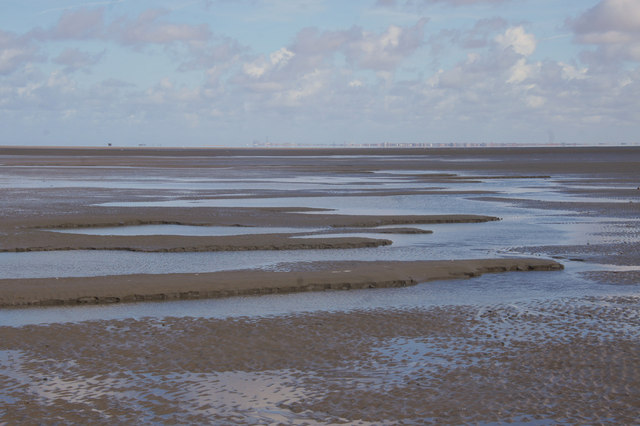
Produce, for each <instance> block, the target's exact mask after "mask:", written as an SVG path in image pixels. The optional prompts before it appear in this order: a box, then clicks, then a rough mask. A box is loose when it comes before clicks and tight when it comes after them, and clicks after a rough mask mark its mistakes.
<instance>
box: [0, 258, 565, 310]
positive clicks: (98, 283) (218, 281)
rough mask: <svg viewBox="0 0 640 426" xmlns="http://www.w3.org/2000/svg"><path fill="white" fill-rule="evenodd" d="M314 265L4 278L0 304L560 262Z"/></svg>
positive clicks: (334, 286)
mask: <svg viewBox="0 0 640 426" xmlns="http://www.w3.org/2000/svg"><path fill="white" fill-rule="evenodd" d="M312 266H313V267H312V270H305V271H291V272H272V271H262V270H237V271H221V272H212V273H201V274H157V275H144V274H139V275H116V276H102V277H73V278H39V279H16V280H11V279H5V280H0V306H4V307H8V306H45V305H77V304H101V303H119V302H140V301H159V300H179V299H205V298H220V297H229V296H242V295H257V294H272V293H292V292H304V291H321V290H349V289H363V288H382V287H407V286H412V285H416V284H418V283H421V282H426V281H434V280H447V279H459V278H471V277H475V276H479V275H481V274H484V273H495V272H507V271H554V270H561V269H563V266H562V264H560V263H558V262H555V261H552V260H546V259H539V258H520V259H514V258H509V259H472V260H448V261H447V260H439V261H415V262H314V263H313V264H312Z"/></svg>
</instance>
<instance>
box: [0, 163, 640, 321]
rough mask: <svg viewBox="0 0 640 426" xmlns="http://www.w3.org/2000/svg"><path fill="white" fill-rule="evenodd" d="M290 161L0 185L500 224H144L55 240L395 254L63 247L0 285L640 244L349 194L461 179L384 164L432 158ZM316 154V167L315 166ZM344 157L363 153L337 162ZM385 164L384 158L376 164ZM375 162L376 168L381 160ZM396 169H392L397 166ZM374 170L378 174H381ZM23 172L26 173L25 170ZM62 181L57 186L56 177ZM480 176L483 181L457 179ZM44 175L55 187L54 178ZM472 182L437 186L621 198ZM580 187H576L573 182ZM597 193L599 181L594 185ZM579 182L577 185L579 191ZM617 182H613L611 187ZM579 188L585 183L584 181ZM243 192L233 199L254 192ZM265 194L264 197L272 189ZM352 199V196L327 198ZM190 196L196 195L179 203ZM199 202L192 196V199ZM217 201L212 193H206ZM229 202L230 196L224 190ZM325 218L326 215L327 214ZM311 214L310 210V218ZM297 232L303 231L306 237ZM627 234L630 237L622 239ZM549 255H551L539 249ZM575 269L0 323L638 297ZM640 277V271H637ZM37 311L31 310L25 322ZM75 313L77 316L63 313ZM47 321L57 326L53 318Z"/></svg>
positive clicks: (612, 224)
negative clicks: (283, 237) (265, 237)
mask: <svg viewBox="0 0 640 426" xmlns="http://www.w3.org/2000/svg"><path fill="white" fill-rule="evenodd" d="M290 158H291V157H282V158H279V157H267V158H265V162H266V163H265V164H263V165H262V166H263V167H264V168H262V169H250V168H249V169H247V168H242V167H219V168H215V169H206V170H198V169H188V168H187V169H164V168H144V169H138V168H135V167H132V168H128V167H122V168H118V167H104V168H93V167H92V168H86V167H76V168H74V167H63V168H59V169H58V168H54V167H44V168H11V167H0V183H2V185H3V187H5V188H25V189H29V188H40V187H47V186H53V187H66V186H68V187H78V188H81V187H96V188H97V187H100V188H118V189H122V188H136V189H143V190H148V191H151V192H153V191H156V190H162V191H164V192H163V196H164V198H165V199H164V201H158V200H157V199H156V200H154V201H144V202H125V201H118V198H117V197H118V195H117V193H115V192H114V195H112V196H110V197H108V198H107V199H109V200H110V201H109V202H106V203H103V204H101V205H102V206H105V207H108V206H137V207H143V206H144V207H310V208H318V209H330V211H329V212H330V213H336V214H356V215H425V214H426V215H429V214H480V215H491V216H497V217H500V218H501V219H502V220H500V221H498V222H488V223H476V224H434V225H399V226H400V227H415V228H420V229H424V230H431V231H433V233H432V234H386V233H380V234H378V233H375V232H372V230H370V229H367V230H365V231H358V230H354V229H336V230H327V229H305V228H269V227H251V228H249V227H247V228H244V227H218V226H210V227H203V226H194V227H192V226H180V225H151V226H149V225H145V226H136V227H115V228H102V229H101V228H90V229H72V230H71V229H70V230H56V231H57V232H74V233H91V234H98V235H159V234H164V235H240V234H257V233H270V232H278V233H292V234H295V235H296V236H311V237H313V236H314V235H312V233H318V232H320V233H321V234H322V236H331V237H352V236H362V237H370V238H379V239H387V240H391V241H392V242H393V244H392V245H391V246H384V247H378V248H362V249H351V250H295V251H291V250H283V251H274V250H271V251H251V252H196V253H141V252H125V251H54V252H29V253H0V279H2V278H4V279H12V278H39V277H40V278H46V277H54V278H55V277H83V276H86V277H88V276H99V275H115V274H161V273H202V272H215V271H222V270H233V269H246V268H259V269H265V270H280V271H281V270H289V269H290V268H291V267H292V265H294V264H297V266H296V267H298V268H303V267H304V263H305V262H314V261H345V260H358V261H376V260H387V261H389V260H397V261H411V260H425V259H432V260H443V259H464V258H487V257H504V256H514V255H521V253H519V252H518V250H519V249H518V248H520V247H527V246H553V245H582V244H599V243H611V242H616V241H618V240H620V241H625V242H637V241H638V239H640V236H639V235H638V234H637V233H636V234H633V233H632V234H629V233H628V232H626V231H627V230H626V229H625V228H624V226H625V223H628V222H629V221H628V220H627V221H626V222H625V221H619V220H617V219H613V218H603V217H600V218H593V217H583V216H580V215H577V214H575V213H571V212H567V211H559V210H554V211H550V210H537V209H531V208H521V207H515V204H514V205H512V203H510V202H508V201H507V202H495V201H493V202H490V201H481V200H477V199H470V198H469V197H470V196H464V195H454V194H403V195H389V196H374V195H372V196H357V197H355V196H354V197H350V196H344V194H348V193H349V191H355V190H363V189H366V190H381V189H382V190H386V189H407V190H409V191H411V190H415V189H431V188H430V185H431V184H425V183H424V182H423V181H420V179H421V178H420V176H418V175H427V174H439V173H440V174H441V173H452V172H451V171H447V170H444V169H443V170H437V169H433V170H428V171H425V170H420V169H419V168H418V167H416V168H415V169H412V168H411V167H408V168H407V169H406V170H393V169H392V168H387V167H388V166H389V163H388V162H390V161H399V160H403V161H405V162H408V163H411V162H415V164H416V165H419V164H420V161H422V159H424V157H423V156H416V157H408V156H398V157H388V156H380V158H379V160H380V165H383V166H385V165H386V166H387V167H381V168H380V170H378V171H376V173H337V174H329V173H316V174H314V173H313V172H309V173H295V172H292V173H289V172H288V171H285V170H278V171H272V170H271V169H270V168H269V167H268V165H269V164H270V163H274V164H275V163H277V162H278V161H280V162H282V161H283V160H286V159H290ZM296 158H302V159H306V158H308V159H309V161H310V164H313V163H314V162H315V161H316V160H315V159H314V157H306V156H301V157H296ZM328 158H332V159H335V160H342V159H345V160H349V159H352V158H363V157H362V156H330V157H328ZM367 158H368V159H370V160H371V159H377V158H378V157H377V156H371V157H369V156H368V157H367ZM376 161H377V160H376ZM391 167H392V166H391ZM372 168H374V167H372ZM16 170H17V171H16ZM54 170H55V173H57V175H56V176H57V177H55V178H53V179H52V178H51V176H50V174H51V173H54V172H53V171H54ZM455 173H456V174H457V175H459V176H465V177H473V176H474V175H486V174H484V173H477V174H476V173H473V172H462V173H460V172H455ZM45 178H46V179H45ZM480 180H481V181H480V182H477V183H472V182H465V181H464V180H461V181H460V182H459V183H458V182H447V183H445V184H438V186H439V187H442V188H444V189H445V190H454V191H475V190H482V191H491V192H495V193H496V194H497V195H498V196H500V197H515V198H522V199H530V200H541V201H559V200H560V201H583V200H585V201H586V200H589V201H607V202H609V201H616V202H618V201H620V200H619V199H613V198H611V197H606V198H605V197H602V198H601V199H597V198H591V197H571V196H568V195H566V194H565V193H564V189H563V188H564V187H563V183H562V181H560V180H556V179H547V178H515V179H480ZM572 182H574V184H573V185H574V186H575V182H579V180H576V179H575V178H572ZM589 185H592V186H593V183H589ZM574 186H572V188H573V187H574ZM609 186H610V184H609ZM578 187H579V185H578ZM199 190H212V191H224V192H226V194H227V195H226V196H227V197H229V195H228V194H229V192H232V193H233V194H234V195H236V196H248V194H251V193H254V194H261V195H262V196H268V195H270V194H271V193H270V192H269V191H275V192H273V193H276V194H278V195H279V196H277V197H268V198H264V197H261V198H219V199H200V198H198V194H199V192H198V191H199ZM245 190H247V192H246V193H244V192H243V193H239V192H236V191H245ZM265 191H266V192H265ZM283 191H284V192H291V193H292V194H293V195H296V191H306V193H307V194H308V193H309V192H311V193H313V192H315V191H319V192H318V195H321V196H314V197H312V196H302V197H299V196H292V197H283V196H280V195H282V192H283ZM332 193H335V194H343V196H336V195H333V196H331V195H329V196H328V195H327V194H332ZM185 195H189V197H190V198H191V199H189V200H185V199H180V197H183V196H185ZM194 195H195V196H194ZM207 195H210V194H207ZM222 196H225V195H224V194H223V195H222ZM323 213H324V214H326V213H328V212H327V211H323ZM309 214H313V212H310V213H309ZM299 233H302V234H301V235H300V234H299ZM620 235H622V236H620ZM542 255H544V253H542ZM562 262H563V263H565V264H566V266H567V270H566V271H560V272H535V273H526V274H511V273H509V274H504V275H487V276H484V277H481V278H476V279H472V280H464V281H448V282H443V283H428V284H423V285H420V286H417V287H412V288H406V289H385V290H367V291H352V292H339V293H336V292H327V293H314V294H299V295H281V296H280V295H274V296H260V297H256V298H251V297H248V298H232V299H225V300H212V301H184V302H166V303H147V304H141V305H120V306H107V307H105V306H101V307H93V306H91V307H74V308H48V309H40V308H39V309H29V310H11V309H9V310H0V324H5V323H6V324H10V323H16V324H18V323H20V321H27V322H29V321H34V322H55V321H66V320H79V319H80V318H92V319H96V318H100V317H101V316H105V317H111V316H113V315H115V317H117V318H121V317H123V316H124V317H127V316H135V317H140V316H163V315H178V316H180V315H192V316H200V315H204V316H206V315H213V316H229V315H241V316H243V315H246V316H254V315H269V314H279V313H287V312H298V311H307V310H349V309H356V308H374V307H388V308H394V307H402V306H427V305H432V304H459V303H479V304H482V303H494V302H495V301H505V302H506V301H517V300H526V299H531V298H538V297H539V298H554V297H565V296H566V297H573V296H581V295H586V294H593V293H597V294H609V293H611V292H612V293H615V294H618V293H623V294H626V293H631V294H637V290H636V289H634V288H633V287H626V286H615V287H614V286H602V285H598V284H595V283H594V282H591V281H589V280H587V279H585V278H584V277H582V276H581V275H579V274H578V272H580V271H589V270H621V269H620V268H619V267H614V266H611V265H595V264H589V263H588V262H570V261H564V260H563V261H562ZM631 270H635V269H631ZM27 313H28V314H27ZM66 315H68V317H67V316H66ZM47 318H49V319H47Z"/></svg>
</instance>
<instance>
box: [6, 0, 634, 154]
mask: <svg viewBox="0 0 640 426" xmlns="http://www.w3.org/2000/svg"><path fill="white" fill-rule="evenodd" d="M639 135H640V0H562V1H558V0H349V1H345V0H298V1H293V0H172V1H169V0H89V1H80V0H0V145H25V146H40V145H47V146H49V145H56V146H59V145H62V146H67V145H68V146H107V145H108V144H112V145H113V146H138V145H147V146H175V147H182V146H184V147H190V146H238V147H243V146H251V145H253V144H254V143H260V144H264V143H267V142H269V143H271V144H289V143H294V144H298V145H333V144H336V145H339V146H340V145H344V144H367V143H385V142H388V143H449V142H456V143H518V144H545V143H567V144H623V143H624V144H635V143H639V142H640V136H639Z"/></svg>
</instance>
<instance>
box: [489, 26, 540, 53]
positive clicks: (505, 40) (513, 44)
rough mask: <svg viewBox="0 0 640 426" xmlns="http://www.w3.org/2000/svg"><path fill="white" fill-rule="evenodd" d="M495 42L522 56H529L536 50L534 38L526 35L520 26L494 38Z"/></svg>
mask: <svg viewBox="0 0 640 426" xmlns="http://www.w3.org/2000/svg"><path fill="white" fill-rule="evenodd" d="M495 40H496V42H498V44H500V45H501V46H502V47H503V48H505V49H507V48H511V49H513V51H514V52H516V53H518V54H520V55H523V56H530V55H531V54H533V52H534V51H535V50H536V38H535V36H534V35H533V34H528V33H527V32H526V31H525V30H524V27H522V26H518V27H511V28H508V29H507V31H505V33H504V34H499V35H498V36H496V39H495Z"/></svg>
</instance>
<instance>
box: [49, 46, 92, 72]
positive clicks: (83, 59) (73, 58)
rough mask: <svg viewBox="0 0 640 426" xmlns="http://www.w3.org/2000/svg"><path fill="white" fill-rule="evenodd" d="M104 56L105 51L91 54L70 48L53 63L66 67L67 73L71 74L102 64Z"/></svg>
mask: <svg viewBox="0 0 640 426" xmlns="http://www.w3.org/2000/svg"><path fill="white" fill-rule="evenodd" d="M103 56H104V51H102V52H100V53H97V54H91V53H89V52H84V51H82V50H79V49H75V48H70V47H68V48H66V49H65V50H63V51H62V52H61V53H60V54H59V55H58V56H57V57H56V58H54V59H53V62H55V63H56V64H59V65H64V66H65V71H66V72H71V71H75V70H78V69H87V68H88V67H91V66H93V65H95V64H97V63H98V62H100V60H101V59H102V57H103Z"/></svg>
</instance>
